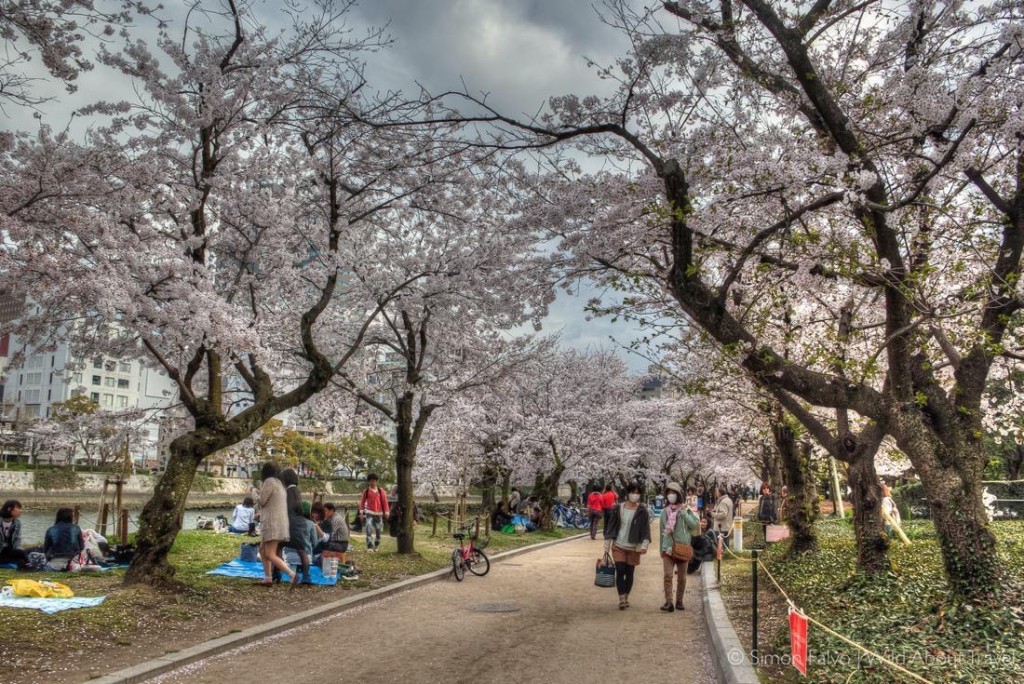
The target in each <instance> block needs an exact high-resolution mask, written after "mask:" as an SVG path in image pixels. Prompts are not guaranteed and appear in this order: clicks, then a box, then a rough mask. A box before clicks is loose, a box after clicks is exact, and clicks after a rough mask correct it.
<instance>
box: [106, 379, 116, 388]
mask: <svg viewBox="0 0 1024 684" xmlns="http://www.w3.org/2000/svg"><path fill="white" fill-rule="evenodd" d="M103 386H104V387H117V380H116V379H115V378H103Z"/></svg>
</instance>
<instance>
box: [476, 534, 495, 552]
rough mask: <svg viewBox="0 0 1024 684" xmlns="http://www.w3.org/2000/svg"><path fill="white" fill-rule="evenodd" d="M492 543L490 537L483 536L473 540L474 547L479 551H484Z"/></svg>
mask: <svg viewBox="0 0 1024 684" xmlns="http://www.w3.org/2000/svg"><path fill="white" fill-rule="evenodd" d="M490 543H491V539H490V537H481V538H480V539H474V540H473V548H474V549H476V550H477V551H483V550H484V549H486V548H487V545H488V544H490Z"/></svg>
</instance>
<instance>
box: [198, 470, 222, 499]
mask: <svg viewBox="0 0 1024 684" xmlns="http://www.w3.org/2000/svg"><path fill="white" fill-rule="evenodd" d="M219 490H220V482H219V481H218V480H217V478H215V477H211V476H210V475H207V474H206V473H196V477H195V479H194V480H192V491H193V492H199V493H200V494H209V493H210V492H216V491H219Z"/></svg>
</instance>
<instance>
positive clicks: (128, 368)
mask: <svg viewBox="0 0 1024 684" xmlns="http://www.w3.org/2000/svg"><path fill="white" fill-rule="evenodd" d="M117 372H118V373H131V372H132V364H130V363H125V362H124V361H122V362H121V363H119V364H117Z"/></svg>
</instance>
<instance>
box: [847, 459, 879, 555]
mask: <svg viewBox="0 0 1024 684" xmlns="http://www.w3.org/2000/svg"><path fill="white" fill-rule="evenodd" d="M847 478H848V480H849V482H850V490H851V491H852V492H853V494H852V499H853V530H854V534H855V535H856V537H857V567H858V569H859V570H860V571H861V572H863V573H865V574H868V575H874V574H878V573H882V572H888V571H889V537H888V536H887V535H886V533H885V525H884V524H883V522H882V486H881V484H880V483H879V480H878V473H877V472H876V471H875V452H874V451H870V450H869V451H868V453H861V454H858V455H857V456H856V457H855V458H853V459H852V460H851V461H849V468H848V469H847Z"/></svg>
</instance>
